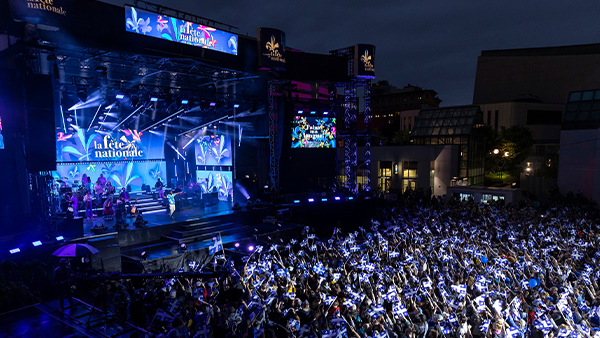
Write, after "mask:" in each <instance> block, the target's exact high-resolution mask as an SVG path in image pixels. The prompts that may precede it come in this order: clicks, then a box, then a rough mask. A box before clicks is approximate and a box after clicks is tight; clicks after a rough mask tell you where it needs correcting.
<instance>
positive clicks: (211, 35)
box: [125, 6, 238, 55]
mask: <svg viewBox="0 0 600 338" xmlns="http://www.w3.org/2000/svg"><path fill="white" fill-rule="evenodd" d="M125 13H126V14H125V29H126V31H127V32H131V33H136V34H141V35H146V36H151V37H154V38H158V39H162V40H168V41H173V42H178V43H183V44H186V45H191V46H196V47H201V48H206V49H210V50H215V51H218V52H223V53H227V54H231V55H237V53H238V36H237V34H233V33H229V32H225V31H222V30H219V29H216V28H212V27H208V26H202V25H199V24H197V23H193V22H190V21H185V20H181V19H177V18H171V17H169V16H166V15H163V14H158V13H153V12H149V11H146V10H143V9H139V8H134V7H131V6H125Z"/></svg>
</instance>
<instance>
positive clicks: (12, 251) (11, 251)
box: [10, 248, 21, 254]
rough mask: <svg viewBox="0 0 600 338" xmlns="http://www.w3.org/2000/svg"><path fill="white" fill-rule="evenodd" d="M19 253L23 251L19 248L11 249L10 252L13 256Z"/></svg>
mask: <svg viewBox="0 0 600 338" xmlns="http://www.w3.org/2000/svg"><path fill="white" fill-rule="evenodd" d="M17 252H21V249H19V248H16V249H11V250H10V253H11V254H16V253H17Z"/></svg>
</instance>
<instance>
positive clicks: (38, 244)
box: [32, 241, 42, 246]
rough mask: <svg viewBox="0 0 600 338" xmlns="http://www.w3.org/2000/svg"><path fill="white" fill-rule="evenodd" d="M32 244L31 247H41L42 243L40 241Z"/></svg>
mask: <svg viewBox="0 0 600 338" xmlns="http://www.w3.org/2000/svg"><path fill="white" fill-rule="evenodd" d="M32 244H33V246H40V245H42V242H41V241H35V242H33V243H32Z"/></svg>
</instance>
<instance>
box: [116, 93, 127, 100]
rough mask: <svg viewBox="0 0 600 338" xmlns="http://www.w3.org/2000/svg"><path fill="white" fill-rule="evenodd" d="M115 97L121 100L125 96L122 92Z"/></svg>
mask: <svg viewBox="0 0 600 338" xmlns="http://www.w3.org/2000/svg"><path fill="white" fill-rule="evenodd" d="M115 98H116V99H117V100H122V99H124V98H125V95H123V94H117V95H116V96H115Z"/></svg>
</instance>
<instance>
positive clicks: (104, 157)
mask: <svg viewBox="0 0 600 338" xmlns="http://www.w3.org/2000/svg"><path fill="white" fill-rule="evenodd" d="M74 129H75V130H74V131H73V132H72V133H70V134H64V133H62V132H59V133H57V134H56V148H57V149H56V156H57V159H56V160H57V162H90V161H128V160H150V159H151V160H159V159H160V160H162V159H164V151H163V145H164V143H163V142H164V141H163V137H162V136H160V135H155V134H152V133H149V132H144V133H142V132H138V131H137V130H131V129H126V130H121V131H115V132H113V133H99V132H96V131H93V130H90V131H86V129H85V128H79V127H77V126H74Z"/></svg>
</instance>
